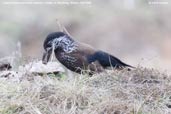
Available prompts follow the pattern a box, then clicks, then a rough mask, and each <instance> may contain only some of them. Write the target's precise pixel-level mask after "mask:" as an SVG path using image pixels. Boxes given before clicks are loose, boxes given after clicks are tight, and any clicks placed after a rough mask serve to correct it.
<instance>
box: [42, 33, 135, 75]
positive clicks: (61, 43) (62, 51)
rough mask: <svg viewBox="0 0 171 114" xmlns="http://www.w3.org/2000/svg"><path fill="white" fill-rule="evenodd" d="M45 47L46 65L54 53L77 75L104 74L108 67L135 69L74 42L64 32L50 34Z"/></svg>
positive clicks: (87, 46) (109, 55)
mask: <svg viewBox="0 0 171 114" xmlns="http://www.w3.org/2000/svg"><path fill="white" fill-rule="evenodd" d="M43 46H44V49H45V53H44V54H43V59H42V61H43V63H44V64H47V62H48V61H49V59H50V56H51V54H52V52H54V54H55V56H56V58H57V59H58V61H59V62H60V63H62V64H63V65H64V66H65V67H67V68H68V69H70V70H71V71H74V72H77V73H84V72H88V73H89V74H94V73H95V72H102V71H103V70H104V69H105V68H107V67H113V68H116V69H123V68H125V67H131V68H133V67H132V66H130V65H127V64H125V63H123V62H122V61H121V60H119V59H118V58H116V57H114V56H112V55H111V54H108V53H106V52H103V51H100V50H95V49H94V48H92V47H91V46H89V45H87V44H83V43H80V42H77V41H74V40H73V39H72V38H71V37H70V36H69V35H67V34H65V33H63V32H54V33H51V34H49V35H48V36H47V38H46V39H45V41H44V45H43Z"/></svg>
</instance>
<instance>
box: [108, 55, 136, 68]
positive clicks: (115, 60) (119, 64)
mask: <svg viewBox="0 0 171 114" xmlns="http://www.w3.org/2000/svg"><path fill="white" fill-rule="evenodd" d="M109 61H110V64H111V66H113V67H116V68H125V67H129V68H135V67H133V66H131V65H128V64H126V63H124V62H122V61H121V60H120V59H118V58H116V57H114V56H112V55H110V57H109Z"/></svg>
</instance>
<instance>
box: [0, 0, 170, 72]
mask: <svg viewBox="0 0 171 114" xmlns="http://www.w3.org/2000/svg"><path fill="white" fill-rule="evenodd" d="M13 1H14V0H13ZM20 1H21V0H20ZM23 1H26V0H22V2H23ZM28 1H30V0H28ZM35 1H36V0H34V2H35ZM47 1H48V0H42V1H41V2H47ZM56 1H57V0H56ZM73 1H76V0H73ZM82 1H83V0H82ZM87 1H90V2H91V5H86V4H85V5H81V4H77V5H71V4H70V5H59V4H52V5H50V4H49V5H48V4H41V5H40V4H37V5H36V4H32V5H31V4H30V5H22V4H20V5H19V4H18V5H17V4H16V5H9V4H8V5H7V4H4V2H7V1H3V0H0V2H1V4H0V57H1V58H2V57H6V56H10V55H11V54H12V53H13V52H15V51H16V47H17V42H21V52H22V57H23V58H28V57H29V58H38V59H41V57H42V53H43V47H42V44H43V41H44V39H45V37H46V36H47V34H49V33H51V32H54V31H59V27H58V24H57V21H56V19H58V20H59V21H60V22H61V24H63V25H64V26H65V27H66V29H67V30H68V32H69V33H70V34H71V35H72V36H74V38H75V40H78V41H80V42H84V43H88V44H90V45H92V46H94V47H95V48H97V49H101V50H104V51H107V52H109V53H111V54H113V55H115V56H116V57H119V58H120V59H121V60H123V61H125V62H126V63H128V64H131V65H133V66H138V65H140V66H144V67H149V68H157V69H161V70H162V71H167V72H171V7H170V6H171V5H170V4H169V1H167V2H168V4H150V3H149V1H150V0H87ZM151 1H155V0H151ZM161 1H162V0H161Z"/></svg>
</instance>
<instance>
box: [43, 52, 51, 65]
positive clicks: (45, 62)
mask: <svg viewBox="0 0 171 114" xmlns="http://www.w3.org/2000/svg"><path fill="white" fill-rule="evenodd" d="M51 54H52V50H48V51H45V52H44V53H43V58H42V63H43V64H47V63H48V61H49V59H50V57H51Z"/></svg>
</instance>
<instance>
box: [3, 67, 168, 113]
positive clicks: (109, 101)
mask: <svg viewBox="0 0 171 114" xmlns="http://www.w3.org/2000/svg"><path fill="white" fill-rule="evenodd" d="M6 74H7V75H5V74H4V73H2V72H1V73H0V76H1V77H0V113H1V114H170V113H171V109H170V108H169V107H171V83H170V82H171V77H169V76H168V75H166V74H162V73H160V72H159V71H156V70H153V69H146V68H137V69H135V70H132V71H126V70H125V71H106V73H101V74H96V75H94V76H93V77H89V76H87V75H77V74H75V76H73V77H72V78H71V77H70V78H68V77H67V75H65V76H64V75H62V74H61V77H65V78H59V77H58V76H59V75H58V76H55V75H46V74H44V75H43V76H40V75H38V74H36V75H35V74H31V73H29V72H22V71H18V72H14V71H7V73H6Z"/></svg>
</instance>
